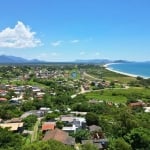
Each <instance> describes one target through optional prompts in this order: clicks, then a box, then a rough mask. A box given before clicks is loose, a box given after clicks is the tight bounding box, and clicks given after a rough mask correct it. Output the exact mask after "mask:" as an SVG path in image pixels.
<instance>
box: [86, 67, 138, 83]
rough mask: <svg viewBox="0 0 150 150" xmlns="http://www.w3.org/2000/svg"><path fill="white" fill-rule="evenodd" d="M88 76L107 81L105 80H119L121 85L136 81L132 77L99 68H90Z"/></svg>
mask: <svg viewBox="0 0 150 150" xmlns="http://www.w3.org/2000/svg"><path fill="white" fill-rule="evenodd" d="M87 73H88V74H90V75H92V76H95V77H97V78H99V79H105V80H109V81H115V80H117V81H118V82H120V83H129V82H131V81H135V80H136V78H134V77H130V76H126V75H123V74H119V73H115V72H112V71H109V70H107V69H106V68H105V67H102V66H101V67H100V66H99V67H98V68H96V69H95V68H90V69H89V70H88V71H87Z"/></svg>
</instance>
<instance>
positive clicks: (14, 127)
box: [0, 122, 23, 132]
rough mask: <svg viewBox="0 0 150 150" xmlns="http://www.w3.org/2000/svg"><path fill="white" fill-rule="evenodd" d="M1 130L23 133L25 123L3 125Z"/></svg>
mask: <svg viewBox="0 0 150 150" xmlns="http://www.w3.org/2000/svg"><path fill="white" fill-rule="evenodd" d="M0 127H1V128H9V130H10V131H13V132H22V131H23V122H19V123H1V124H0Z"/></svg>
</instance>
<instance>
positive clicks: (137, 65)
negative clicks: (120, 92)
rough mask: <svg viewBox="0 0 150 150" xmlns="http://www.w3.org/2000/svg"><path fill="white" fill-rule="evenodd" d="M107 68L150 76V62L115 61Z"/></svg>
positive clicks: (144, 76) (134, 74) (135, 74)
mask: <svg viewBox="0 0 150 150" xmlns="http://www.w3.org/2000/svg"><path fill="white" fill-rule="evenodd" d="M107 68H108V69H110V70H112V71H118V72H120V73H124V74H128V75H131V76H140V77H143V78H150V62H132V63H113V64H108V65H107Z"/></svg>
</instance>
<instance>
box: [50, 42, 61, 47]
mask: <svg viewBox="0 0 150 150" xmlns="http://www.w3.org/2000/svg"><path fill="white" fill-rule="evenodd" d="M61 43H62V41H55V42H52V43H51V45H52V46H54V47H56V46H59V45H60V44H61Z"/></svg>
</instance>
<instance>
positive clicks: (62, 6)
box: [0, 0, 150, 61]
mask: <svg viewBox="0 0 150 150" xmlns="http://www.w3.org/2000/svg"><path fill="white" fill-rule="evenodd" d="M0 55H12V56H19V57H23V58H27V59H40V60H45V61H74V60H77V59H83V60H85V59H111V60H118V59H125V60H136V61H145V60H150V0H1V1H0Z"/></svg>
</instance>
